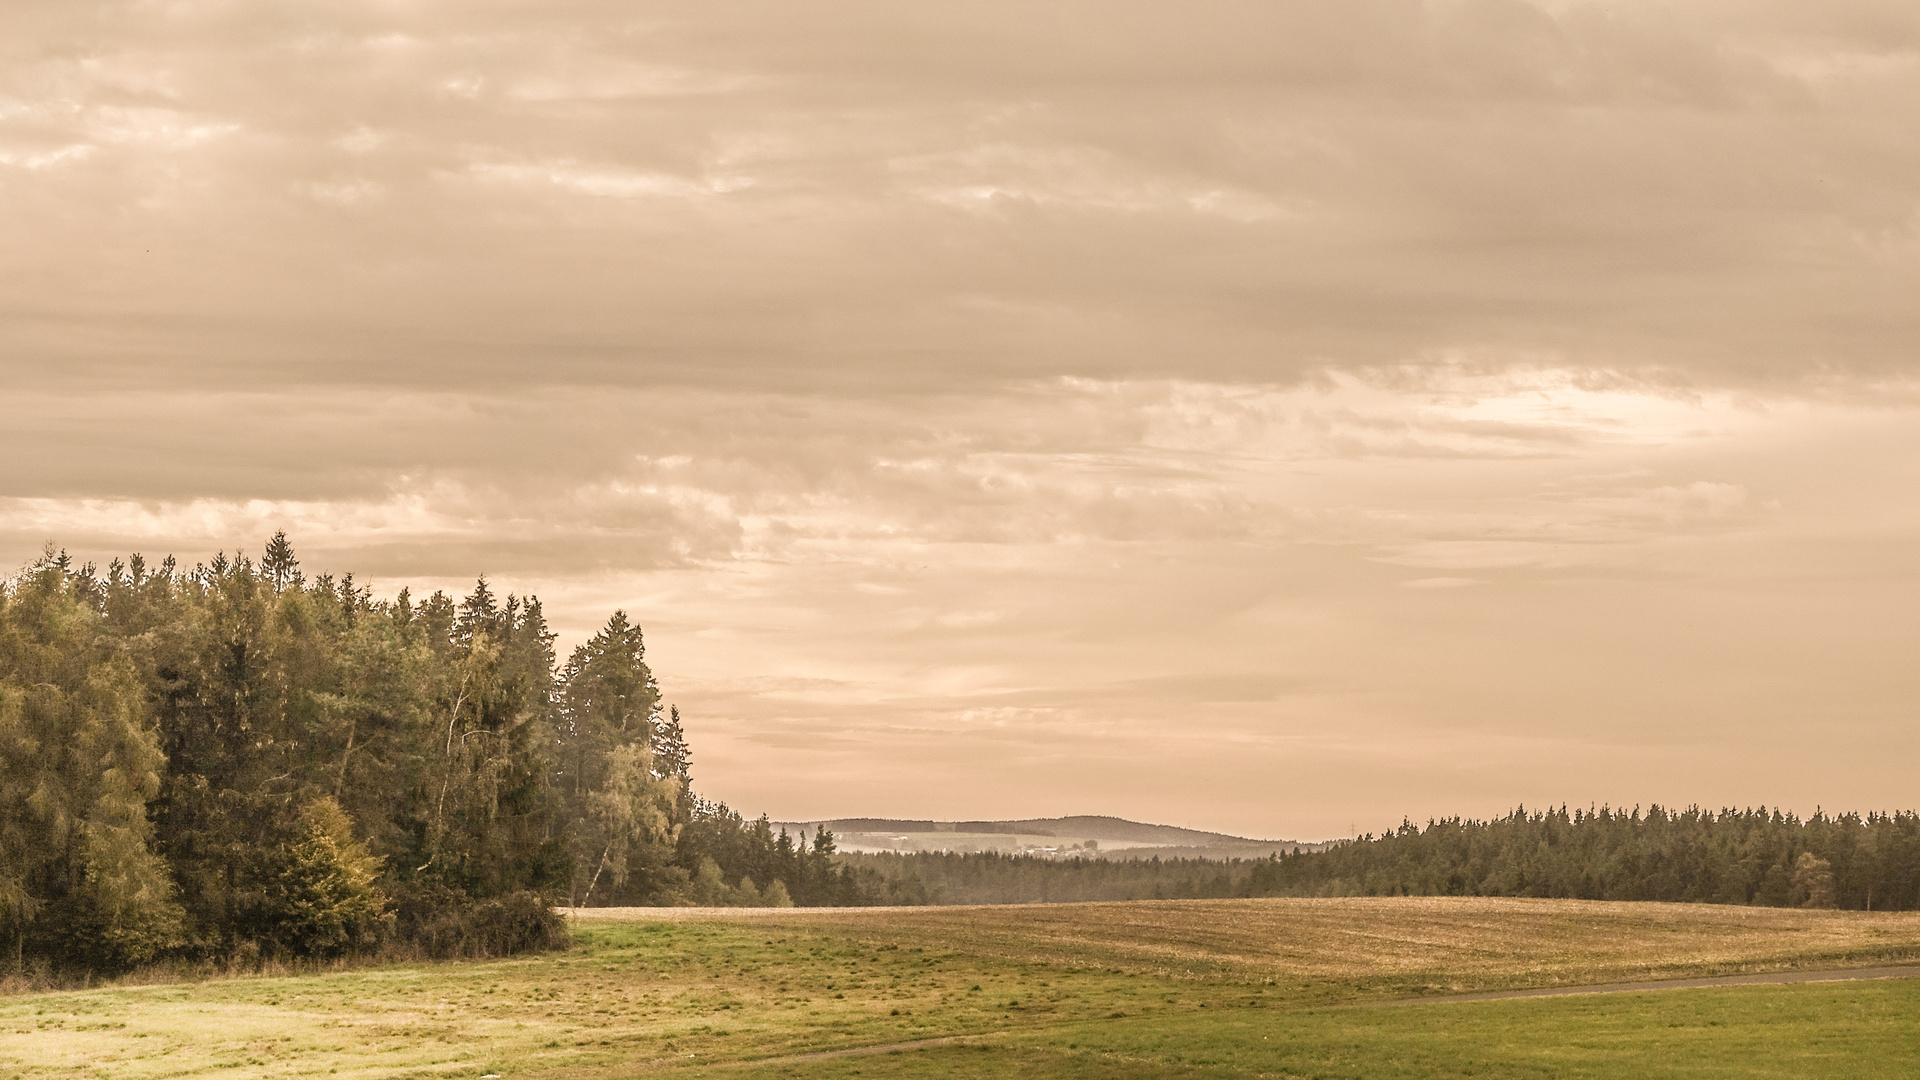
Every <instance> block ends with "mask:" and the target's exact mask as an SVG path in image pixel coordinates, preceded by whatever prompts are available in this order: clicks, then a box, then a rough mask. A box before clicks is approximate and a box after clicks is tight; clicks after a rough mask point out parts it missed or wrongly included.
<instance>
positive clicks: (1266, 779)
mask: <svg viewBox="0 0 1920 1080" xmlns="http://www.w3.org/2000/svg"><path fill="white" fill-rule="evenodd" d="M0 25H4V26H6V27H8V28H9V29H10V30H11V31H12V32H10V33H6V34H0V54H3V55H5V57H6V58H7V61H8V62H7V63H6V64H5V65H4V66H0V229H4V230H5V232H6V235H8V237H9V238H10V243H9V244H7V245H6V247H5V249H4V250H0V280H4V282H5V283H6V288H5V296H6V301H5V306H4V312H3V313H0V387H4V390H5V394H6V403H7V406H8V408H7V413H8V422H7V423H6V424H4V425H0V453H4V454H5V456H6V460H8V461H10V462H12V463H14V464H15V467H14V468H12V469H9V470H8V471H7V475H6V477H5V481H4V485H0V562H4V563H5V565H7V566H9V567H11V566H20V565H23V564H25V563H27V562H29V561H31V560H32V559H33V558H35V557H36V556H37V555H38V553H39V552H40V550H41V547H42V545H43V544H45V543H46V542H48V541H49V540H51V541H52V542H54V543H56V544H58V545H60V546H62V547H63V548H65V549H66V550H68V551H70V552H71V554H72V555H73V557H74V558H76V559H80V560H93V561H95V562H97V563H99V564H100V565H102V566H104V565H105V564H106V561H107V560H108V559H110V558H112V557H115V556H121V557H124V556H125V555H127V554H129V553H131V552H135V551H138V552H142V553H144V554H145V555H147V556H148V558H149V559H151V560H155V561H157V560H158V559H159V558H160V557H161V556H162V555H164V554H168V553H172V554H175V555H176V556H178V557H179V558H180V559H181V560H182V561H183V562H184V563H186V564H188V565H191V564H193V563H195V562H199V561H204V560H207V559H210V558H211V557H212V556H213V555H214V553H215V552H216V551H225V552H227V553H229V554H231V553H233V552H235V551H238V550H245V551H247V552H253V553H257V552H258V551H259V550H260V548H261V546H262V545H263V544H264V543H265V542H266V540H267V538H268V537H269V536H271V535H272V534H273V532H274V531H275V530H277V529H284V530H285V531H286V532H287V534H288V536H289V538H290V539H291V541H292V543H293V545H294V547H295V549H296V551H297V552H298V555H299V558H300V561H301V563H302V566H303V568H304V569H305V570H306V571H307V572H308V573H309V574H313V573H319V572H331V573H334V574H336V575H337V574H344V573H348V572H351V573H353V574H354V575H355V580H356V582H358V583H360V584H363V585H372V586H373V587H374V588H375V590H376V594H377V595H381V596H392V595H393V594H394V593H396V592H397V591H398V590H399V588H400V587H402V586H403V585H404V586H410V587H412V588H414V589H416V590H422V589H424V590H431V589H434V588H440V589H444V590H446V591H447V592H449V593H450V594H452V595H456V596H459V595H464V594H465V592H466V591H467V590H469V589H471V587H472V584H473V582H474V580H475V579H476V578H477V577H480V576H482V575H485V576H486V577H487V578H488V579H489V581H490V582H491V585H492V587H493V589H494V590H495V592H496V593H498V594H499V595H501V596H505V595H507V594H508V593H513V594H518V595H528V594H534V595H538V596H539V597H540V598H541V599H542V601H543V603H544V606H545V611H546V615H547V617H548V619H549V620H550V622H551V625H552V626H553V628H554V629H555V631H556V632H557V633H558V634H559V635H560V644H559V646H558V648H559V650H560V652H561V655H562V657H563V658H564V656H565V654H566V652H567V650H568V649H570V648H571V647H572V646H574V645H577V644H579V643H580V642H582V641H584V640H586V639H587V638H588V637H589V636H590V635H591V634H592V633H593V632H594V631H595V630H596V629H597V628H598V627H599V626H601V625H603V624H604V623H605V622H606V620H607V618H608V617H609V616H610V615H611V614H612V613H613V612H614V611H615V610H616V609H618V610H624V611H626V612H627V613H628V614H629V615H630V616H631V617H632V619H633V620H634V621H635V622H636V623H638V624H639V625H640V626H641V627H642V628H643V629H644V631H645V640H646V645H647V659H648V662H649V663H650V664H651V666H652V670H653V671H654V673H655V674H656V675H657V677H658V679H659V681H660V684H661V686H662V688H663V691H664V694H665V700H667V701H669V702H672V703H674V704H677V705H678V706H679V707H680V709H681V712H682V715H683V716H684V717H685V721H686V728H687V734H688V738H689V740H690V742H691V744H692V748H693V753H694V762H695V764H694V776H695V779H696V781H697V783H698V785H699V787H700V790H701V791H702V793H703V794H706V795H709V796H712V797H715V798H719V799H722V800H724V801H726V802H727V803H728V804H730V805H732V806H734V807H736V808H738V809H740V810H741V811H742V812H743V813H751V814H752V815H753V816H757V815H758V814H759V813H761V812H762V811H764V812H767V813H769V814H775V813H776V812H777V815H778V816H781V817H785V818H790V819H793V820H828V819H830V817H829V814H828V811H830V810H839V809H845V808H851V809H853V810H855V811H857V812H859V813H861V814H864V815H875V816H879V815H894V816H898V817H902V818H916V819H926V820H969V819H970V818H969V815H976V814H979V813H982V812H990V813H995V814H1003V815H1005V817H1006V818H1007V819H1018V818H1028V817H1052V816H1062V815H1072V814H1079V813H1082V812H1084V811H1086V810H1088V809H1094V808H1099V809H1102V810H1106V811H1110V812H1112V813H1113V814H1115V815H1116V816H1120V817H1123V818H1126V819H1131V820H1136V821H1141V822H1163V821H1180V822H1183V823H1187V824H1186V825H1183V827H1193V828H1198V829H1203V830H1207V831H1217V832H1223V833H1229V834H1233V835H1240V836H1254V837H1259V836H1267V837H1285V838H1288V839H1305V838H1308V837H1318V838H1329V837H1342V836H1349V835H1355V834H1359V833H1366V832H1378V831H1379V830H1380V828H1381V827H1382V824H1383V823H1397V822H1399V821H1402V820H1412V821H1426V820H1428V819H1431V818H1442V817H1452V816H1465V817H1474V818H1486V817H1489V816H1497V815H1499V814H1502V813H1506V812H1507V811H1509V810H1511V809H1512V808H1514V807H1516V806H1523V805H1524V806H1534V805H1552V806H1559V805H1563V804H1564V805H1570V806H1589V805H1595V806H1597V805H1616V806H1617V805H1642V806H1644V805H1650V804H1655V803H1658V804H1661V805H1678V806H1687V805H1699V806H1702V807H1708V806H1714V807H1721V806H1726V807H1738V806H1761V805H1765V806H1769V807H1776V806H1777V807H1792V808H1794V812H1795V813H1796V814H1799V815H1802V816H1805V815H1808V814H1810V813H1812V812H1813V811H1814V809H1815V808H1818V807H1840V808H1843V811H1854V810H1857V811H1859V812H1862V813H1865V812H1868V811H1878V810H1899V809H1905V808H1911V807H1913V806H1915V805H1916V804H1920V797H1916V789H1915V785H1914V781H1913V778H1912V770H1911V767H1910V764H1909V763H1910V762H1911V761H1913V760H1914V759H1915V757H1916V755H1920V726H1916V725H1915V724H1914V723H1913V719H1914V706H1915V702H1920V665H1916V664H1914V663H1913V660H1912V658H1913V656H1914V655H1915V652H1916V646H1920V555H1916V552H1920V499H1916V498H1915V497H1914V492H1916V491H1920V351H1916V347H1915V346H1916V343H1920V305H1915V304H1914V302H1913V297H1915V296H1920V201H1916V198H1915V196H1914V193H1913V184H1912V178H1913V177H1914V176H1916V175H1920V141H1916V140H1915V139H1914V138H1913V136H1912V133H1911V128H1912V116H1913V113H1914V106H1915V105H1916V104H1920V16H1916V15H1915V14H1914V13H1912V12H1908V11H1906V10H1905V9H1897V8H1890V7H1888V6H1886V5H1883V4H1880V3H1877V2H1876V0H1842V2H1840V3H1836V4H1832V5H1823V6H1821V7H1820V8H1818V9H1817V10H1816V9H1808V8H1807V7H1806V6H1805V5H1795V4H1789V3H1785V2H1783V0H1776V2H1768V3H1761V4H1754V5H1704V6H1697V7H1689V8H1687V9H1685V10H1674V9H1672V8H1670V7H1668V6H1663V5H1657V4H1651V3H1639V4H1633V3H1629V4H1624V5H1620V4H1613V5H1601V4H1597V3H1585V2H1572V3H1563V2H1560V0H1514V2H1508V0H1460V2H1458V3H1447V4H1430V3H1422V2H1419V0H1380V2H1379V3H1369V4H1353V5H1339V6H1337V7H1328V6H1326V5H1322V4H1315V3H1307V2H1293V0H1288V2H1281V3H1262V2H1255V0H1208V2H1204V3H1199V4H1191V5H1183V6H1182V7H1180V8H1179V9H1177V10H1175V9H1172V8H1167V7H1164V6H1161V5H1154V4H1146V3H1136V2H1131V0H1129V2H1124V3H1119V4H1101V5H1097V6H1096V5H1090V4H1080V3H1069V4H1064V5H1061V6H1059V7H1057V8H1054V9H1050V10H1049V11H1048V12H1047V13H1046V16H1045V17H1040V16H1038V15H1036V14H1035V12H1034V11H1033V10H1032V9H1031V8H1030V7H1029V6H1025V5H1014V4H1006V3H984V4H974V5H969V6H967V7H965V8H964V9H960V8H912V9H908V8H901V7H899V6H897V5H884V4H877V3H871V2H860V0H853V2H848V3H842V4H832V5H827V6H825V7H820V8H810V9H804V10H803V9H795V8H791V7H790V6H787V5H781V4H775V3H767V2H753V3H748V4H746V5H744V6H738V7H732V8H728V9H726V10H720V9H716V8H714V7H712V6H711V5H701V4H691V3H678V2H674V3H665V4H659V5H651V6H649V8H648V11H647V13H646V18H645V19H640V18H636V17H634V16H633V15H632V13H631V12H630V11H629V10H628V9H626V8H624V7H623V6H621V5H617V4H610V3H601V2H595V0H582V2H579V3H571V4H565V5H527V4H512V3H509V4H505V5H493V6H489V7H486V8H484V9H477V8H474V7H472V6H471V5H460V4H453V3H448V2H445V0H425V2H422V3H416V4H408V5H398V6H394V5H386V6H382V5H365V4H359V3H352V2H348V0H324V2H321V3H317V4H312V5H306V6H304V7H302V8H301V9H300V10H299V11H297V12H296V11H291V10H280V9H264V8H255V7H252V6H245V5H242V6H237V7H236V6H232V5H226V6H222V5H193V4H171V5H141V4H132V5H129V4H123V3H117V2H116V3H106V2H85V3H72V2H65V0H62V2H54V0H25V2H22V3H17V4H14V5H10V6H9V9H8V12H7V14H6V15H4V16H0Z"/></svg>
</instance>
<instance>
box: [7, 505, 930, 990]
mask: <svg viewBox="0 0 1920 1080" xmlns="http://www.w3.org/2000/svg"><path fill="white" fill-rule="evenodd" d="M691 785H692V777H691V755H690V752H689V749H688V746H687V742H686V738H685V735H684V732H683V730H682V726H681V721H680V716H679V713H678V710H676V709H672V708H666V707H663V703H662V697H661V690H660V686H659V684H658V683H657V681H656V680H655V679H654V676H653V674H652V672H651V671H650V670H649V669H648V667H647V663H646V658H645V649H644V644H643V641H642V636H641V630H640V628H639V627H638V626H637V625H634V624H633V623H631V622H630V621H629V620H628V618H627V616H626V615H625V614H624V613H622V612H615V613H614V614H613V616H612V617H611V618H610V619H609V621H608V622H607V623H606V625H605V627H604V628H602V629H601V630H600V631H599V632H598V633H597V634H595V635H594V636H593V637H592V639H591V640H589V641H588V642H586V643H585V644H583V645H581V646H580V647H579V648H577V649H575V650H573V652H572V654H571V655H570V656H568V657H567V658H566V660H565V662H564V663H560V662H558V658H557V657H556V656H555V653H554V634H553V633H552V632H551V631H550V630H549V629H548V628H547V624H546V621H545V618H544V617H543V615H542V613H541V607H540V602H539V600H538V599H537V598H533V597H526V598H521V597H516V596H508V597H506V598H505V599H504V600H502V599H501V598H499V597H497V596H495V595H494V594H493V592H492V591H491V589H490V588H489V586H488V584H487V582H486V581H485V580H484V579H481V580H480V581H479V582H478V583H477V584H476V585H475V587H474V589H473V592H472V593H471V594H470V595H468V596H466V597H465V598H462V599H455V598H453V597H450V596H448V595H446V594H444V593H441V592H435V593H433V594H431V595H429V596H426V597H424V598H415V597H414V596H413V595H412V594H411V592H410V591H409V590H407V589H402V590H401V591H400V592H399V594H398V595H397V596H396V597H395V598H393V599H392V600H381V599H375V598H374V597H373V596H372V594H371V591H370V590H369V589H368V588H366V587H364V586H362V585H359V584H356V583H355V581H354V579H353V577H352V576H351V575H345V576H342V577H340V578H338V579H335V578H334V577H332V576H331V575H325V574H322V575H318V576H315V577H312V578H308V577H307V576H305V575H303V573H302V572H301V569H300V565H299V561H298V559H297V558H296V556H295V553H294V551H293V548H292V545H291V544H290V543H289V542H288V541H287V538H286V536H285V534H284V533H282V534H277V535H275V536H274V537H273V538H272V540H271V541H270V542H269V543H268V544H267V545H266V546H265V548H264V550H263V551H262V552H261V554H260V556H259V557H258V558H257V559H252V558H248V557H245V556H243V555H235V556H233V557H227V556H225V555H221V556H218V557H216V558H214V559H213V560H212V561H211V562H209V563H205V564H201V565H196V566H194V567H192V568H191V569H184V568H181V567H179V566H177V565H176V564H175V561H174V560H173V559H172V558H171V557H169V558H167V559H165V560H164V561H162V562H160V563H159V564H158V565H149V564H148V563H147V562H146V561H145V560H144V559H143V558H142V557H141V556H139V555H132V556H129V557H128V558H126V559H124V560H120V559H115V560H113V561H112V562H111V563H110V564H108V565H107V567H106V568H105V569H104V570H102V569H100V568H98V567H96V566H94V565H91V564H87V565H77V566H76V565H74V563H73V561H72V560H71V559H69V558H68V557H67V556H66V554H65V553H64V552H59V551H55V550H53V549H52V548H51V547H50V548H49V549H48V551H47V553H46V554H45V555H44V556H43V557H42V558H41V559H39V560H38V561H37V562H35V563H33V564H31V565H29V566H27V567H25V568H24V569H22V570H21V571H20V572H19V573H18V574H16V575H15V576H14V577H13V578H11V579H10V580H8V581H7V582H6V584H5V586H4V588H0V946H3V947H4V948H5V956H6V959H5V960H4V961H0V963H5V964H8V965H10V966H11V967H13V968H14V969H15V970H20V969H23V968H27V967H33V966H38V967H39V968H42V969H46V968H49V967H51V968H56V969H65V970H82V969H84V970H103V971H105V970H115V969H125V968H127V967H130V966H134V965H140V964H147V963H152V962H156V961H162V960H174V959H177V960H186V961H192V960H199V961H226V962H231V961H233V960H235V959H238V960H242V961H244V960H247V959H249V958H259V957H291V958H299V957H337V956H342V955H346V954H354V953H369V952H379V951H383V950H389V951H390V950H411V951H412V952H414V953H417V954H424V955H436V956H447V955H477V954H504V953H511V952H514V951H518V950H523V949H538V948H545V947H552V946H557V945H560V944H563V943H564V941H565V928H564V923H563V921H562V920H561V919H560V917H559V916H557V915H556V914H555V913H554V912H553V910H552V908H553V905H556V904H559V905H586V904H594V905H600V904H706V905H732V904H756V905H758V904H767V905H785V904H870V903H880V902H902V901H909V902H910V901H914V900H918V899H920V894H919V893H918V892H917V891H916V890H915V889H913V888H912V887H911V886H905V887H903V886H901V885H898V884H895V883H891V882H888V881H885V880H883V879H881V878H879V877H878V876H877V875H876V874H874V873H872V872H871V871H866V870H860V869H855V868H849V867H846V866H843V865H841V864H840V863H839V862H838V861H837V860H836V859H835V851H834V845H833V837H832V834H831V833H825V832H823V833H822V834H820V835H817V836H815V837H813V838H812V841H811V842H810V843H809V844H806V845H804V846H802V845H800V844H798V843H796V841H795V839H794V838H791V837H788V836H786V835H785V834H784V833H781V834H776V833H774V832H773V831H772V830H771V829H770V828H769V827H768V825H767V823H766V821H765V819H764V818H762V819H760V820H759V821H752V820H747V819H744V818H743V817H742V816H741V815H739V814H738V813H736V812H734V811H733V810H731V809H730V808H728V807H726V806H725V805H724V804H721V803H717V802H713V801H709V800H705V799H701V798H699V797H698V796H697V795H696V794H695V793H694V792H693V790H692V787H691Z"/></svg>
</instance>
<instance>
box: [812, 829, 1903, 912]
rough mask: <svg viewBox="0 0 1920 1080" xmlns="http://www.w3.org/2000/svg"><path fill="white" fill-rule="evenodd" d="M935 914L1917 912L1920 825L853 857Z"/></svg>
mask: <svg viewBox="0 0 1920 1080" xmlns="http://www.w3.org/2000/svg"><path fill="white" fill-rule="evenodd" d="M843 860H844V861H847V862H850V863H852V864H854V865H857V866H859V867H861V868H863V869H867V870H870V871H872V872H873V873H875V874H878V875H880V876H881V877H883V878H886V879H887V880H890V881H896V882H899V883H901V887H902V888H912V889H916V890H920V891H923V892H924V894H925V895H926V896H927V898H928V900H929V902H932V903H943V904H965V903H977V904H1008V903H1016V904H1017V903H1036V902H1062V901H1082V900H1141V899H1160V898H1165V899H1184V898H1196V899H1197V898H1226V897H1253V896H1531V897H1553V898H1562V899H1576V900H1666V901H1674V902H1681V903H1715V904H1751V905H1760V906H1766V907H1810V908H1846V909H1852V910H1857V911H1912V910H1915V909H1920V814H1915V813H1913V812H1911V811H1904V812H1899V813H1892V814H1877V813H1876V814H1868V815H1866V816H1865V817H1862V816H1860V815H1858V814H1843V815H1840V816H1834V817H1830V816H1828V815H1826V814H1824V813H1819V812H1816V813H1815V814H1814V815H1813V816H1812V817H1810V818H1806V819H1801V818H1798V817H1796V816H1794V815H1792V814H1788V813H1784V812H1782V811H1779V810H1771V811H1769V810H1767V809H1765V808H1761V809H1757V810H1721V811H1718V812H1713V811H1703V810H1700V809H1699V808H1697V807H1696V808H1689V809H1687V810H1677V811H1676V810H1667V809H1664V808H1662V807H1659V806H1654V807H1650V808H1648V809H1647V810H1645V811H1644V812H1642V811H1641V810H1639V809H1638V808H1636V809H1634V810H1631V811H1623V810H1612V809H1608V808H1604V807H1603V808H1600V809H1596V810H1588V811H1582V810H1574V811H1572V812H1571V813H1569V812H1568V810H1567V809H1566V808H1565V807H1561V808H1559V809H1557V810H1551V811H1531V812H1530V811H1528V810H1526V809H1524V808H1521V809H1517V810H1515V811H1513V812H1512V813H1511V814H1508V815H1507V816H1505V817H1501V818H1496V819H1494V820H1492V821H1470V820H1463V819H1460V818H1449V819H1444V820H1438V821H1431V822H1428V823H1427V825H1426V826H1425V827H1421V826H1417V825H1414V824H1412V823H1410V822H1408V823H1403V824H1402V825H1401V826H1400V828H1398V829H1396V830H1394V831H1393V832H1390V833H1387V834H1385V835H1382V836H1371V835H1369V836H1362V837H1360V838H1358V839H1355V840H1348V841H1342V842H1338V843H1335V844H1333V845H1332V846H1330V847H1327V848H1325V849H1323V850H1320V851H1299V852H1294V853H1291V854H1286V855H1277V856H1274V857H1272V858H1269V859H1258V860H1236V861H1230V862H1216V861H1209V860H1204V859H1167V860H1161V859H1144V860H1125V859H1114V860H1102V859H1066V860H1060V859H1048V858H1041V857H1035V856H1018V855H999V854H993V853H986V854H966V855H956V854H940V853H915V854H879V855H854V856H843Z"/></svg>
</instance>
